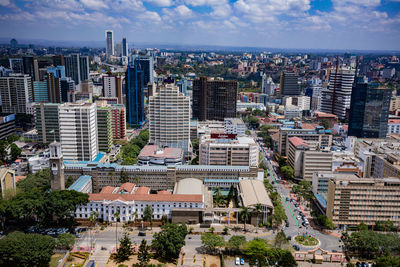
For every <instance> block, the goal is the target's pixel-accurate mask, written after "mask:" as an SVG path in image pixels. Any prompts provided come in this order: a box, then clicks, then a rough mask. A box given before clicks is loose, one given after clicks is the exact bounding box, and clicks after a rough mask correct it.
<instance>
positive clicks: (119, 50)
mask: <svg viewBox="0 0 400 267" xmlns="http://www.w3.org/2000/svg"><path fill="white" fill-rule="evenodd" d="M114 55H115V56H117V57H122V43H116V44H115V53H114Z"/></svg>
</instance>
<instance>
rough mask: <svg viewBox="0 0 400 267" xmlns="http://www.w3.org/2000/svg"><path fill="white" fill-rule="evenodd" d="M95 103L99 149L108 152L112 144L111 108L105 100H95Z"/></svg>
mask: <svg viewBox="0 0 400 267" xmlns="http://www.w3.org/2000/svg"><path fill="white" fill-rule="evenodd" d="M96 105H97V137H98V143H99V151H103V152H106V153H108V152H110V150H111V144H112V128H111V108H110V107H109V106H107V104H106V102H105V101H97V102H96Z"/></svg>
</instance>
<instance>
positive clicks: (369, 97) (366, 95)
mask: <svg viewBox="0 0 400 267" xmlns="http://www.w3.org/2000/svg"><path fill="white" fill-rule="evenodd" d="M391 94H392V90H391V89H389V88H382V87H380V85H379V84H378V83H355V85H354V87H353V91H352V94H351V105H350V115H349V116H350V119H349V130H348V135H349V136H356V137H363V138H385V137H386V133H387V125H388V117H389V106H390V97H391Z"/></svg>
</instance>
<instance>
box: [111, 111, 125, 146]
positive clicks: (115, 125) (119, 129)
mask: <svg viewBox="0 0 400 267" xmlns="http://www.w3.org/2000/svg"><path fill="white" fill-rule="evenodd" d="M110 107H111V129H112V138H113V139H125V137H126V109H125V105H123V104H113V105H110Z"/></svg>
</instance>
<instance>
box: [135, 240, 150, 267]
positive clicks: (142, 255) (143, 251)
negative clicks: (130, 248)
mask: <svg viewBox="0 0 400 267" xmlns="http://www.w3.org/2000/svg"><path fill="white" fill-rule="evenodd" d="M149 248H150V246H148V245H147V242H146V240H145V239H142V242H141V243H140V246H139V251H138V261H139V265H140V266H142V267H146V266H147V264H148V263H149V261H150V253H149Z"/></svg>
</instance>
